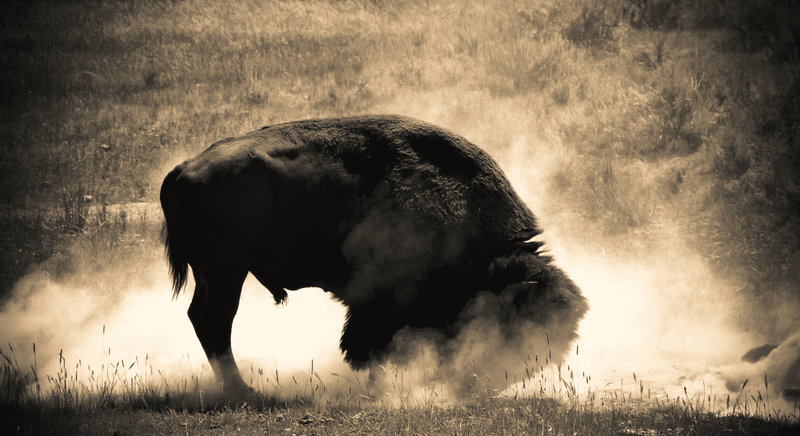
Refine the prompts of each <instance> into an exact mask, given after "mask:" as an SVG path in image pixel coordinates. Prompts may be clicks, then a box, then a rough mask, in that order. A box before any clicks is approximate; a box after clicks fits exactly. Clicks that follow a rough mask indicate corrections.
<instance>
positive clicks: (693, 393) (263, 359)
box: [0, 90, 800, 412]
mask: <svg viewBox="0 0 800 436" xmlns="http://www.w3.org/2000/svg"><path fill="white" fill-rule="evenodd" d="M528 104H529V103H525V102H523V101H519V102H515V103H510V104H500V103H496V100H492V99H490V98H489V96H488V95H486V94H485V93H482V92H472V91H469V90H465V91H464V92H463V93H460V94H459V95H458V96H452V95H444V94H441V93H437V92H435V91H431V92H430V93H427V94H425V93H422V94H420V93H417V94H414V95H403V94H402V93H398V95H397V96H396V99H395V100H394V101H393V102H390V103H387V104H386V105H384V106H382V107H381V108H380V109H379V110H378V111H377V112H381V113H397V114H401V115H408V116H412V117H415V118H419V119H423V120H426V121H429V122H431V123H434V124H437V125H441V126H443V127H445V128H448V129H450V130H452V131H453V132H456V133H458V134H460V135H462V136H464V137H466V138H467V139H469V140H470V141H472V142H474V143H476V144H478V145H479V146H481V147H482V148H484V149H485V150H486V151H487V152H489V154H491V155H492V156H493V157H494V158H495V159H496V160H497V161H498V162H499V163H500V166H501V167H502V168H503V170H504V171H505V172H506V175H507V176H508V178H509V179H510V180H511V183H512V185H513V186H514V187H515V189H516V190H517V192H518V193H519V194H520V195H521V196H522V198H523V199H524V200H525V201H526V202H527V204H528V205H529V207H530V208H531V209H532V210H533V212H534V213H535V214H536V216H537V218H538V219H539V222H540V226H541V227H542V228H543V229H544V231H545V232H544V234H543V235H542V236H541V239H542V240H544V241H545V243H546V245H545V248H547V249H548V251H549V254H550V255H551V256H553V257H554V263H555V265H557V266H558V267H560V268H561V269H563V270H565V271H566V273H567V274H568V275H569V276H570V277H571V278H572V279H573V280H574V281H575V282H576V283H577V285H578V286H579V287H580V288H581V289H582V290H583V293H584V295H585V296H586V297H587V298H588V299H589V303H590V305H591V309H590V311H589V313H588V315H587V316H586V318H585V319H584V320H583V322H582V323H581V326H580V330H579V334H580V338H579V339H578V340H577V341H576V342H574V343H571V344H559V343H558V342H559V326H558V325H557V323H553V324H551V325H548V326H527V327H525V328H529V329H530V330H529V331H526V337H527V338H528V339H527V341H526V343H524V344H519V347H517V348H516V349H515V350H511V352H508V350H501V349H498V348H497V347H496V346H495V344H497V343H498V341H497V340H496V337H497V335H498V332H497V331H496V330H495V329H493V327H492V326H491V325H487V324H477V323H476V324H472V325H470V326H468V327H467V328H465V329H464V333H462V336H460V337H459V338H458V341H459V343H460V344H461V347H460V348H459V349H458V350H457V352H456V353H455V358H454V359H452V362H451V363H444V362H441V361H440V359H439V358H438V356H436V354H435V353H434V352H433V349H432V347H431V346H430V343H429V342H428V341H426V338H425V335H424V334H419V335H417V336H414V337H407V336H408V334H409V332H408V331H405V330H404V331H401V332H400V334H399V338H400V339H403V340H407V341H408V342H409V343H410V344H412V346H414V347H417V348H418V350H419V352H418V354H417V356H418V358H417V359H415V360H414V361H412V362H408V363H406V364H404V365H402V366H392V365H391V364H390V365H387V366H386V367H384V368H383V370H384V371H385V374H386V376H387V379H388V382H387V384H386V387H387V388H388V390H389V392H390V393H393V394H394V395H395V399H397V398H400V402H401V403H402V402H403V401H411V403H410V404H411V405H415V404H420V403H425V402H427V401H442V402H448V401H459V399H458V398H454V397H452V396H450V397H448V393H452V392H455V393H458V394H460V395H466V396H470V395H485V394H486V393H489V394H497V393H498V392H499V391H502V390H503V389H505V388H506V387H508V389H507V390H506V391H505V394H506V395H512V396H513V395H524V394H526V392H527V393H529V394H534V393H536V392H541V391H542V390H545V391H547V392H548V393H550V394H553V395H558V392H560V391H561V388H560V386H557V385H560V379H564V380H565V381H566V382H567V383H574V384H575V385H576V386H577V393H578V395H579V396H581V397H582V398H585V397H586V396H587V395H588V393H589V392H596V393H599V395H600V396H602V395H603V393H604V392H613V391H615V390H616V391H619V390H622V391H623V392H626V393H640V394H641V395H648V393H649V394H650V395H651V396H652V397H653V398H655V397H658V398H660V399H662V400H668V401H669V400H675V399H678V398H684V399H688V400H690V401H694V400H695V399H697V398H699V397H701V396H702V397H705V396H708V397H709V398H712V399H715V401H716V402H718V403H719V404H722V402H723V398H724V397H725V396H726V395H728V394H730V395H731V396H732V397H733V398H736V396H737V395H740V391H741V389H742V385H743V384H744V382H745V380H749V382H748V384H747V386H746V388H747V390H746V391H745V392H744V393H742V394H741V396H746V395H751V394H752V395H754V396H758V395H759V394H763V395H769V398H770V401H771V403H770V404H771V406H772V407H774V408H776V409H778V408H779V409H781V410H783V411H787V412H790V411H791V410H793V409H792V408H793V405H791V404H789V403H787V402H783V401H782V400H781V399H780V398H781V395H780V393H781V391H782V390H783V389H785V388H792V387H797V386H798V384H800V380H798V376H797V373H798V366H800V365H799V364H798V356H800V338H799V337H798V335H795V336H793V337H791V338H788V339H787V340H786V341H785V342H784V343H782V344H780V345H779V347H778V348H776V349H775V350H774V351H773V352H772V353H771V354H770V355H769V356H767V357H766V358H765V359H763V360H761V361H759V362H756V363H744V362H741V361H740V357H741V356H742V355H743V354H744V353H745V352H746V351H747V350H749V349H750V348H752V347H756V346H759V345H763V342H760V339H759V338H757V337H754V336H753V335H750V334H747V333H745V332H741V331H739V330H738V329H737V327H736V326H735V324H734V322H733V321H732V319H733V318H734V315H735V312H736V311H737V310H743V309H742V307H741V304H742V301H740V299H739V297H738V296H737V293H736V291H737V290H736V289H735V288H734V287H733V286H732V285H731V284H729V283H726V282H725V281H724V279H722V278H719V277H715V276H714V275H713V274H712V273H711V272H710V271H709V269H708V268H707V267H706V266H705V264H704V261H703V259H702V258H701V257H700V256H699V255H698V254H697V253H694V252H692V250H690V249H689V248H687V244H685V243H684V242H683V239H682V237H681V235H680V232H679V230H678V229H677V227H676V226H675V225H673V224H671V223H664V225H663V226H662V229H661V235H660V238H659V240H658V241H657V242H656V243H654V244H652V245H651V246H650V247H648V249H647V250H638V251H635V252H632V253H631V255H630V256H629V257H627V258H625V259H624V260H621V258H620V257H619V256H607V255H606V253H605V252H604V250H603V249H602V248H598V247H603V246H604V244H606V246H608V247H609V251H611V248H614V246H615V244H617V243H618V242H619V241H615V240H613V238H612V239H608V240H607V241H598V243H596V244H593V245H592V247H582V246H579V244H576V243H574V241H575V239H576V238H575V237H574V235H573V234H571V232H572V231H573V230H571V229H572V228H573V227H575V226H574V224H575V222H574V221H573V220H574V219H577V218H575V217H572V216H567V215H563V214H562V212H561V209H559V208H553V207H549V205H551V204H556V203H558V202H559V201H560V199H559V198H556V197H553V195H552V194H551V193H550V192H549V191H548V189H547V186H548V183H549V182H548V180H549V177H550V175H551V174H550V172H551V171H553V169H554V168H555V167H557V166H558V165H559V163H560V162H562V161H563V160H564V159H566V157H565V156H567V155H568V153H569V151H568V150H565V149H564V147H563V146H562V145H561V144H560V143H559V141H558V139H557V137H558V135H557V134H555V133H554V132H550V131H548V127H547V126H546V125H544V126H539V125H537V124H536V123H537V118H536V117H535V116H534V115H533V113H532V112H531V110H530V108H529V107H528V106H527V105H528ZM551 116H558V114H551ZM581 228H586V225H585V224H583V225H582V226H581ZM123 268H131V269H133V270H141V271H142V274H145V275H147V276H148V280H147V282H148V283H149V285H147V286H138V285H137V286H134V287H125V286H119V287H117V288H116V289H107V290H103V289H95V288H94V287H93V283H94V282H95V281H96V280H95V278H93V277H91V276H89V277H86V278H85V279H82V281H80V285H75V284H74V283H75V280H72V281H71V284H69V285H66V284H63V283H60V282H59V281H57V280H53V279H52V278H51V277H49V276H47V275H46V274H44V273H38V274H32V275H30V276H28V277H26V278H24V279H23V280H21V281H20V282H19V283H18V285H17V286H16V289H15V292H14V295H13V297H12V298H11V299H10V300H9V301H8V302H7V303H6V305H5V306H4V307H3V308H2V313H0V341H2V343H8V344H9V345H10V346H13V348H14V355H15V357H16V359H18V361H19V362H20V367H21V368H22V369H23V370H25V369H27V368H29V367H31V366H34V365H35V367H36V369H37V373H38V374H39V379H40V380H42V383H43V386H45V387H46V385H47V384H46V381H45V380H46V379H45V377H46V376H47V375H50V376H52V377H56V375H57V374H59V373H60V372H63V371H64V368H65V369H66V372H67V373H68V374H69V377H72V376H73V375H75V374H78V375H77V376H78V377H83V378H85V379H89V378H90V375H91V372H92V371H94V373H95V374H102V371H107V368H109V367H114V365H116V364H117V362H124V365H121V368H122V369H121V370H122V375H121V376H120V377H122V379H126V378H127V379H131V378H133V377H136V376H137V374H138V375H139V376H140V377H144V378H149V379H158V380H160V379H162V378H163V380H165V381H167V383H169V384H180V383H182V380H186V379H187V378H198V379H203V380H212V379H213V375H212V373H211V371H210V369H209V368H208V365H207V362H206V358H205V356H204V354H203V352H202V349H201V348H200V345H199V342H198V341H197V338H196V336H195V334H194V331H193V330H192V327H191V324H190V322H189V320H188V318H187V316H186V310H187V308H188V305H189V301H190V298H191V288H192V286H191V284H190V286H189V287H188V289H189V290H187V291H185V292H184V293H182V294H181V295H180V297H179V298H178V299H177V301H170V298H171V292H170V283H169V278H168V274H167V267H166V264H165V262H164V261H163V258H162V257H161V256H160V253H158V254H156V255H153V257H152V259H149V260H147V261H146V262H145V264H144V265H128V266H123ZM115 273H117V272H115V271H108V272H107V274H115ZM344 313H345V309H344V308H343V307H342V306H341V305H340V304H338V303H336V302H334V301H332V300H331V299H330V298H329V297H328V295H326V294H324V293H323V292H321V291H320V290H310V289H304V290H301V291H298V292H292V293H290V295H289V299H288V304H287V305H286V306H285V307H276V306H275V305H274V304H273V303H272V299H271V296H270V295H269V293H268V292H267V291H266V290H265V289H263V288H262V287H261V286H260V285H259V284H258V283H257V282H256V281H255V280H254V279H253V278H252V277H249V278H248V280H247V281H246V283H245V286H244V291H243V293H242V300H241V304H240V308H239V313H238V315H237V318H236V320H235V322H234V327H233V329H234V330H233V338H232V340H233V350H234V355H235V357H236V359H237V362H238V363H239V367H240V369H241V371H242V375H243V377H244V379H245V381H246V382H249V383H252V385H253V386H254V387H257V388H259V389H263V390H266V391H267V393H271V392H275V393H278V394H279V395H284V396H289V397H291V396H292V395H294V394H296V393H298V392H299V393H303V392H306V393H307V392H308V391H307V390H306V389H308V388H307V386H306V381H305V380H308V379H309V378H308V375H309V373H310V371H311V365H312V361H313V370H314V372H315V373H316V374H318V377H317V378H316V380H321V383H322V384H323V385H324V386H325V389H327V390H329V391H330V392H331V397H335V396H336V395H338V394H341V395H351V394H352V392H353V391H354V390H355V391H356V392H361V391H360V388H361V387H362V386H363V380H364V377H365V375H364V374H363V373H354V372H352V371H350V370H349V369H348V368H347V367H346V365H345V364H344V363H343V361H342V354H341V352H340V351H339V349H338V341H339V336H340V333H341V327H342V324H343V319H344ZM548 341H549V342H550V343H548ZM32 344H36V354H35V359H36V361H35V363H34V358H33V353H32V352H31V351H30V350H31V347H32ZM553 350H555V353H554V354H555V356H553V353H552V351H553ZM59 355H61V356H63V360H61V359H60V358H59ZM554 363H555V365H554ZM558 364H560V367H559V366H558ZM276 371H277V374H276ZM559 371H560V373H559ZM454 374H460V376H463V375H464V374H466V375H467V377H471V380H468V381H467V382H464V381H463V380H462V381H461V382H458V383H457V384H454V382H453V379H454V377H455V375H454ZM765 374H766V377H767V379H768V380H769V381H768V384H769V388H768V389H766V386H765V385H766V383H764V379H765ZM293 376H294V378H293ZM450 376H452V377H450ZM95 377H97V376H95ZM530 377H533V378H530ZM523 380H525V382H524V383H523ZM465 386H466V388H465ZM509 386H510V387H509ZM642 386H643V387H644V388H643V389H642ZM337 393H338V394H337ZM387 402H391V401H389V400H387ZM404 404H407V403H404ZM719 407H720V409H715V408H712V409H713V410H725V409H724V407H723V406H719Z"/></svg>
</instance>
